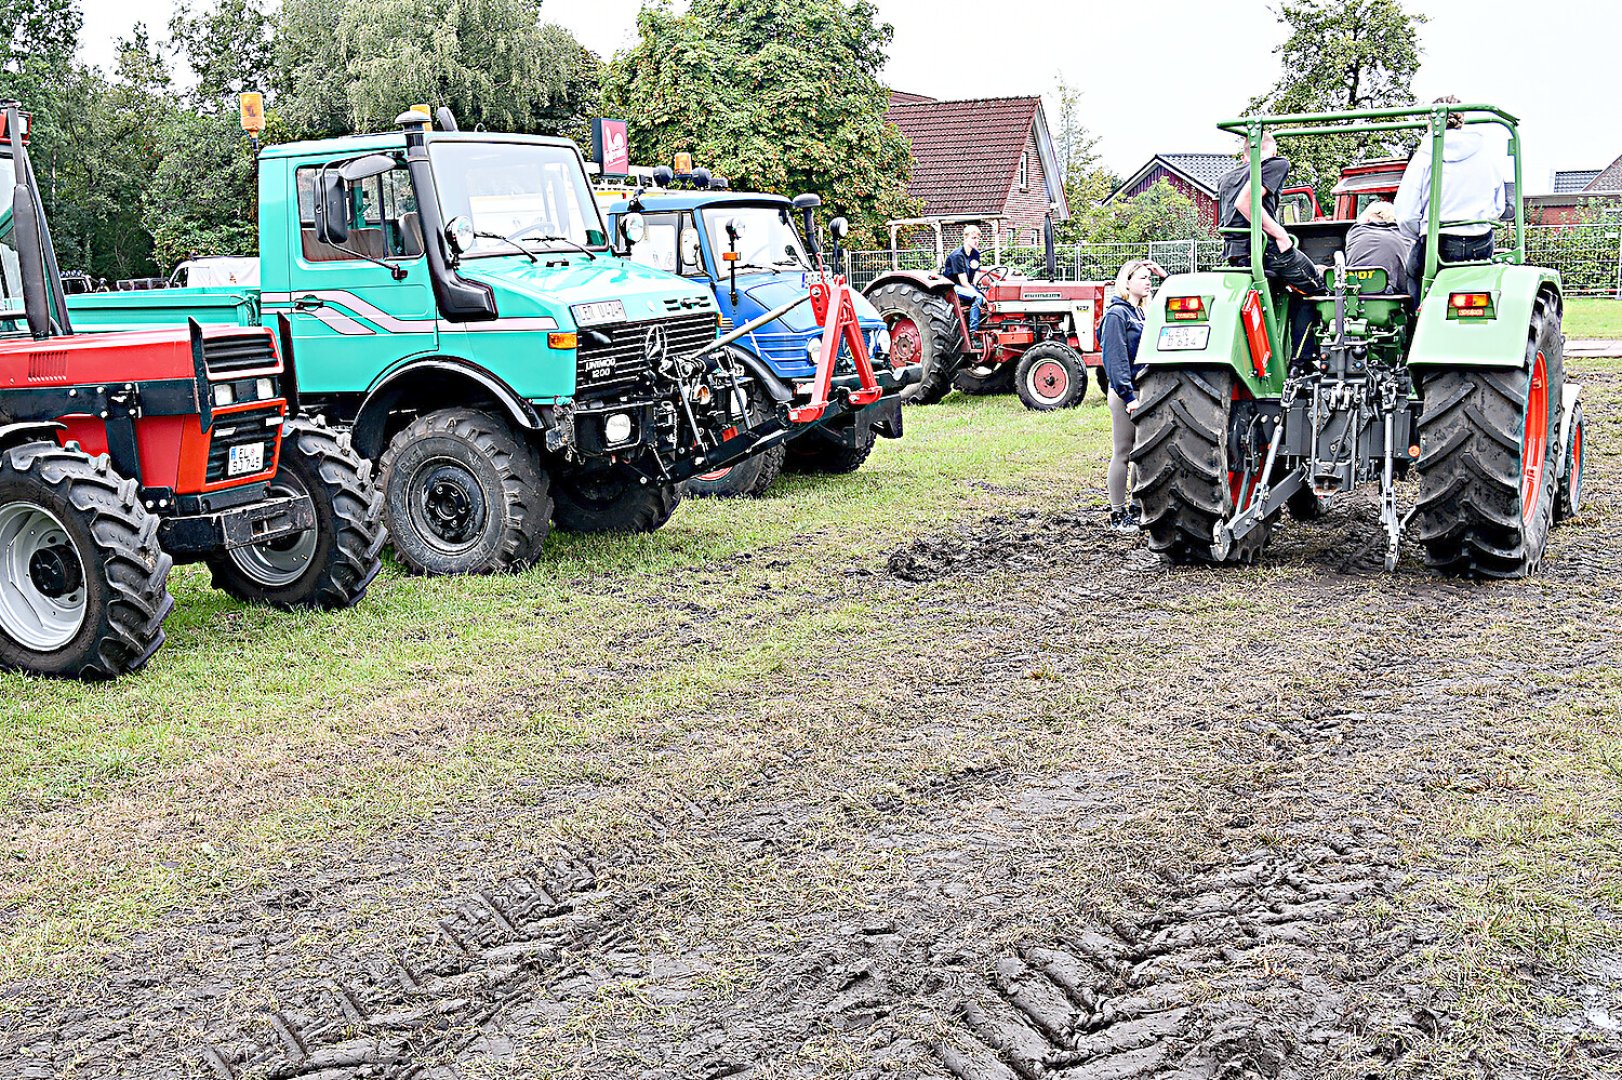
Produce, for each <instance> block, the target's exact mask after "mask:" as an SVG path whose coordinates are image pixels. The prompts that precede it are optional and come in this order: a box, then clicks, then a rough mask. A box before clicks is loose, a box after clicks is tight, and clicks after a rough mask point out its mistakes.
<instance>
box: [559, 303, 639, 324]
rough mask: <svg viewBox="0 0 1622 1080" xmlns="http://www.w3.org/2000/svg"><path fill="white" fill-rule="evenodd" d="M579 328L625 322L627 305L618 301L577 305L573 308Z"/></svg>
mask: <svg viewBox="0 0 1622 1080" xmlns="http://www.w3.org/2000/svg"><path fill="white" fill-rule="evenodd" d="M570 310H572V311H573V312H574V321H575V325H577V326H601V325H602V324H603V323H612V322H624V321H625V305H624V304H622V303H620V302H619V301H618V300H599V301H597V302H596V303H592V304H576V305H575V306H574V307H573V308H571V309H570Z"/></svg>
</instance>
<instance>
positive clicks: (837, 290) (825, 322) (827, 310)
mask: <svg viewBox="0 0 1622 1080" xmlns="http://www.w3.org/2000/svg"><path fill="white" fill-rule="evenodd" d="M811 313H812V314H813V315H815V316H816V320H817V322H818V324H819V325H821V327H822V356H821V357H820V358H819V359H818V360H817V374H816V376H815V383H814V386H813V388H812V392H811V401H810V403H809V404H806V405H801V406H800V407H799V408H795V409H790V410H789V411H788V418H789V422H790V423H795V424H813V423H816V422H817V421H818V420H821V419H822V415H823V413H825V412H827V411H828V405H829V399H830V397H831V396H832V394H833V384H834V361H835V360H837V359H838V358H839V346H840V343H841V342H843V343H844V344H846V345H848V346H850V355H851V357H852V358H853V359H854V360H855V361H856V373H857V375H858V376H859V377H860V379H861V383H862V385H861V386H860V387H859V388H858V389H855V390H852V391H850V393H849V397H850V404H852V405H857V406H861V405H871V404H873V402H875V401H877V400H878V399H879V397H880V396H881V395H882V394H883V393H884V391H883V389H882V388H881V387H880V386H879V381H878V379H877V378H875V377H874V375H873V361H872V359H871V358H870V357H869V356H868V355H867V342H865V341H863V340H862V328H861V324H860V323H858V322H857V321H856V304H855V302H854V301H853V300H852V299H851V288H850V286H849V285H848V284H846V282H845V279H844V277H843V276H835V277H834V278H833V279H832V281H830V280H829V275H828V271H827V270H826V269H824V270H823V271H822V275H821V278H820V280H817V281H813V282H812V283H811Z"/></svg>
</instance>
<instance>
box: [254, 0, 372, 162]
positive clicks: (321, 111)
mask: <svg viewBox="0 0 1622 1080" xmlns="http://www.w3.org/2000/svg"><path fill="white" fill-rule="evenodd" d="M343 13H344V0H283V3H282V7H281V11H280V12H279V13H278V14H277V16H276V41H275V47H274V51H273V63H272V67H273V75H272V78H271V89H272V90H273V91H274V93H275V108H276V110H277V112H278V113H279V114H280V115H281V117H282V119H283V120H284V121H285V123H286V124H287V127H288V128H289V130H291V131H292V132H293V133H294V137H296V138H312V139H313V138H323V137H326V136H331V135H342V134H346V133H348V132H350V131H353V130H354V128H353V126H352V122H351V120H350V115H349V87H348V80H347V78H346V77H345V73H346V71H347V68H348V59H347V57H346V56H345V55H344V49H343V46H342V45H341V44H340V42H339V40H338V22H339V20H340V19H342V18H343Z"/></svg>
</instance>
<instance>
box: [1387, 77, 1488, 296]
mask: <svg viewBox="0 0 1622 1080" xmlns="http://www.w3.org/2000/svg"><path fill="white" fill-rule="evenodd" d="M1436 100H1437V103H1438V104H1447V105H1456V104H1458V101H1459V99H1458V98H1455V97H1445V98H1437V99H1436ZM1503 158H1504V150H1503V146H1502V144H1500V143H1494V142H1492V141H1490V140H1488V139H1487V138H1486V137H1485V136H1483V135H1482V133H1481V132H1480V131H1471V130H1467V129H1466V128H1465V126H1464V118H1463V117H1462V116H1460V115H1458V114H1457V113H1449V114H1448V118H1447V131H1446V133H1445V134H1444V135H1443V136H1442V200H1441V207H1440V212H1441V215H1442V224H1443V226H1444V228H1442V229H1441V231H1440V232H1439V233H1438V234H1437V248H1438V250H1439V255H1440V259H1441V261H1442V262H1443V263H1458V262H1485V261H1487V260H1489V259H1491V258H1492V256H1493V234H1492V231H1493V227H1492V226H1491V225H1460V226H1456V227H1452V228H1449V227H1445V226H1446V223H1447V222H1450V221H1482V220H1489V219H1490V220H1497V219H1498V218H1499V217H1501V216H1502V215H1503V213H1504V165H1503ZM1430 196H1431V141H1430V136H1429V135H1428V134H1427V135H1426V136H1424V138H1423V139H1422V140H1421V141H1420V144H1419V149H1418V150H1417V151H1415V152H1414V156H1413V158H1412V159H1410V160H1409V162H1408V168H1407V170H1406V171H1405V172H1404V173H1403V174H1402V185H1401V186H1400V187H1398V188H1397V228H1398V229H1399V230H1400V231H1401V232H1402V234H1403V235H1404V236H1406V237H1407V238H1409V239H1410V240H1412V241H1414V246H1413V247H1412V248H1411V249H1410V250H1409V252H1408V294H1409V295H1410V296H1412V297H1413V300H1414V305H1415V306H1416V307H1417V306H1418V305H1419V299H1420V297H1419V292H1420V289H1421V288H1422V287H1423V285H1424V276H1425V233H1426V227H1427V224H1428V221H1429V214H1430Z"/></svg>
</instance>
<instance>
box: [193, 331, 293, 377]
mask: <svg viewBox="0 0 1622 1080" xmlns="http://www.w3.org/2000/svg"><path fill="white" fill-rule="evenodd" d="M203 363H204V364H205V365H207V367H208V373H209V375H210V376H218V375H226V374H230V373H233V372H238V371H251V370H253V369H255V368H267V367H275V366H276V348H275V346H274V345H272V344H271V336H270V335H269V334H267V333H265V332H264V331H257V332H254V333H242V334H219V333H214V334H209V335H207V336H205V337H204V338H203Z"/></svg>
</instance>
